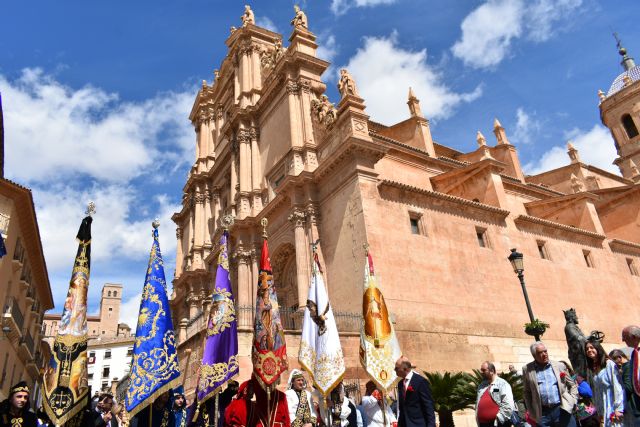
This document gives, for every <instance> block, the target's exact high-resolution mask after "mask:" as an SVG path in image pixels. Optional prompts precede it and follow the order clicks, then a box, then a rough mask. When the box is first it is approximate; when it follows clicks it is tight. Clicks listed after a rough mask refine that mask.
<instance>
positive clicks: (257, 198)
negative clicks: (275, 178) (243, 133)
mask: <svg viewBox="0 0 640 427" xmlns="http://www.w3.org/2000/svg"><path fill="white" fill-rule="evenodd" d="M249 136H250V137H251V188H252V190H253V200H252V203H251V205H252V207H253V216H257V215H258V213H260V211H261V210H262V194H261V190H260V182H261V181H262V173H261V169H262V167H261V164H260V149H259V148H258V136H259V135H258V129H257V128H255V127H253V128H251V131H250V132H249Z"/></svg>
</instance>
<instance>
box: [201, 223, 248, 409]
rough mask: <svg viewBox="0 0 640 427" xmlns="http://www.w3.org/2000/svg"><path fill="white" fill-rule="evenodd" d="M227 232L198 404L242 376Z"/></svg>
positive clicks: (223, 238)
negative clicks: (236, 376)
mask: <svg viewBox="0 0 640 427" xmlns="http://www.w3.org/2000/svg"><path fill="white" fill-rule="evenodd" d="M228 239H229V233H228V232H227V231H225V232H224V233H223V234H222V237H221V238H220V255H219V256H218V269H217V271H216V283H215V287H214V289H213V293H212V295H211V308H210V309H209V313H207V316H208V319H207V339H206V341H205V344H204V352H203V353H202V368H201V371H200V380H199V381H198V402H200V403H202V402H204V401H206V400H207V399H208V398H209V397H212V396H214V395H215V394H216V393H218V392H219V391H220V388H221V387H222V386H223V385H224V384H226V382H227V381H229V380H230V379H231V378H233V377H234V376H235V375H237V374H238V370H239V365H238V322H237V319H236V309H235V304H234V301H233V293H232V290H231V280H230V277H229V252H228V248H227V241H228Z"/></svg>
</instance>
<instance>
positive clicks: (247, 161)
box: [236, 129, 251, 219]
mask: <svg viewBox="0 0 640 427" xmlns="http://www.w3.org/2000/svg"><path fill="white" fill-rule="evenodd" d="M237 138H238V149H239V152H240V155H239V157H240V171H239V176H240V200H239V206H237V208H236V211H237V213H238V217H239V218H241V219H242V218H245V217H247V216H248V215H250V214H251V208H250V205H251V203H250V201H249V194H250V193H251V136H250V133H249V131H248V130H247V129H240V130H239V131H238V136H237Z"/></svg>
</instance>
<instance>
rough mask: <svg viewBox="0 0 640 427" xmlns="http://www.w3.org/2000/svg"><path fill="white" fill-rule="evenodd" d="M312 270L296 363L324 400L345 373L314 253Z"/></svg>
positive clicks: (331, 313) (331, 314)
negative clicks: (303, 370) (309, 378)
mask: <svg viewBox="0 0 640 427" xmlns="http://www.w3.org/2000/svg"><path fill="white" fill-rule="evenodd" d="M312 268H313V271H312V276H311V286H310V287H309V296H308V298H307V307H306V309H305V310H304V320H303V322H302V337H301V340H300V352H299V353H298V361H299V362H300V365H301V366H302V367H303V368H304V369H305V370H306V371H307V372H309V375H311V378H312V379H313V384H314V386H315V387H316V388H317V389H318V391H320V393H322V395H323V396H326V395H327V394H329V393H330V392H331V390H332V389H333V388H334V387H335V386H336V385H338V383H340V381H342V377H343V376H344V371H345V367H344V356H343V355H342V347H341V346H340V337H339V336H338V327H337V326H336V320H335V318H334V317H333V309H332V308H331V305H330V304H329V297H328V296H327V290H326V289H325V286H324V280H322V270H321V269H320V261H319V260H318V254H317V253H315V251H314V253H313V267H312Z"/></svg>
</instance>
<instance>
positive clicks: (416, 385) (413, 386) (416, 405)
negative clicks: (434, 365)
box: [395, 356, 436, 427]
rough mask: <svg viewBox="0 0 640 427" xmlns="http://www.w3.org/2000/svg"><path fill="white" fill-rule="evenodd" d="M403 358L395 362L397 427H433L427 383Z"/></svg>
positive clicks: (434, 416)
mask: <svg viewBox="0 0 640 427" xmlns="http://www.w3.org/2000/svg"><path fill="white" fill-rule="evenodd" d="M412 366H413V365H412V364H411V362H410V361H409V359H407V358H406V357H405V356H402V357H400V358H399V359H398V360H397V361H396V367H395V371H396V375H397V376H399V377H400V382H399V383H398V408H399V416H398V427H435V426H436V415H435V411H434V404H433V397H432V396H431V386H429V382H428V381H427V380H426V379H424V378H423V377H421V376H420V375H418V374H417V373H416V372H414V371H413V370H412V369H411V368H412Z"/></svg>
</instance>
